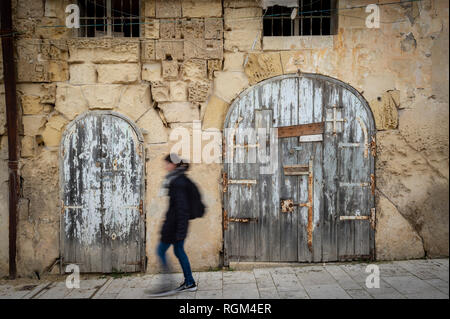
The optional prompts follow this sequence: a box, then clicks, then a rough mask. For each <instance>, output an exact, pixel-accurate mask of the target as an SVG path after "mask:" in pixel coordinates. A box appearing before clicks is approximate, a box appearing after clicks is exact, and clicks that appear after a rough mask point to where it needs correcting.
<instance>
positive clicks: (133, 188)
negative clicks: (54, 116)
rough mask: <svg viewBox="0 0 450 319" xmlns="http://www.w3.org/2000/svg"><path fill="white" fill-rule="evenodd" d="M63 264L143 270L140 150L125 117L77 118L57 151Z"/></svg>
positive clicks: (106, 113) (138, 139)
mask: <svg viewBox="0 0 450 319" xmlns="http://www.w3.org/2000/svg"><path fill="white" fill-rule="evenodd" d="M60 159H61V165H60V167H61V169H60V187H61V200H62V203H61V204H62V208H61V209H62V212H61V213H62V216H61V240H60V243H61V256H62V259H63V262H62V265H65V264H78V265H79V267H80V271H81V272H104V273H111V272H135V271H143V270H144V269H145V263H144V262H145V216H144V207H143V199H144V189H145V185H144V180H145V179H144V178H145V172H144V164H145V155H144V146H143V138H142V135H141V133H140V131H139V129H138V128H137V127H136V126H135V125H134V124H133V123H132V122H131V121H130V120H129V119H127V118H126V117H125V116H123V115H120V114H118V113H115V112H110V111H91V112H87V113H84V114H82V115H80V116H78V117H77V118H76V119H75V120H74V121H73V122H71V123H70V124H69V125H68V127H67V129H66V130H65V132H64V134H63V138H62V141H61V146H60Z"/></svg>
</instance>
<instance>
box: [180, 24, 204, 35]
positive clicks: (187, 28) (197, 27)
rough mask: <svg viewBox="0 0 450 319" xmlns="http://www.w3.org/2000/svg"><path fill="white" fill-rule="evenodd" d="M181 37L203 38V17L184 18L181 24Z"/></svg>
mask: <svg viewBox="0 0 450 319" xmlns="http://www.w3.org/2000/svg"><path fill="white" fill-rule="evenodd" d="M181 34H182V38H183V39H197V38H198V39H203V38H204V37H205V22H204V21H203V19H186V20H183V22H182V25H181Z"/></svg>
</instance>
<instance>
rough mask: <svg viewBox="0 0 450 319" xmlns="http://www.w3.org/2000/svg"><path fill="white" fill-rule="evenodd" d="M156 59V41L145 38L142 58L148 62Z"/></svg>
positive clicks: (142, 46)
mask: <svg viewBox="0 0 450 319" xmlns="http://www.w3.org/2000/svg"><path fill="white" fill-rule="evenodd" d="M154 59H155V41H154V40H143V41H142V42H141V60H142V61H143V62H148V61H151V60H154Z"/></svg>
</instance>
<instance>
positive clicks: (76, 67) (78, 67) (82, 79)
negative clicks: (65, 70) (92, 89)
mask: <svg viewBox="0 0 450 319" xmlns="http://www.w3.org/2000/svg"><path fill="white" fill-rule="evenodd" d="M69 72H70V83H71V84H93V83H96V82H97V70H96V68H95V65H94V64H91V63H82V64H71V65H70V66H69Z"/></svg>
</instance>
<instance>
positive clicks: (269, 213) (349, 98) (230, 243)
mask: <svg viewBox="0 0 450 319" xmlns="http://www.w3.org/2000/svg"><path fill="white" fill-rule="evenodd" d="M269 127H273V128H277V129H276V130H277V132H278V137H277V138H276V145H277V146H278V153H277V156H276V158H277V160H276V161H277V163H276V164H277V167H278V169H277V170H276V171H275V172H274V173H273V174H260V168H261V166H262V165H263V164H261V163H258V162H256V163H248V162H247V161H246V160H244V161H243V160H242V159H243V158H246V157H247V156H249V154H250V152H251V151H252V150H254V149H259V148H261V146H262V145H261V143H255V142H254V141H250V140H245V139H246V136H248V134H246V133H245V132H244V130H245V129H246V128H255V129H258V128H269ZM227 129H229V130H233V129H234V130H235V132H234V133H233V134H230V135H226V136H227V137H226V139H225V141H226V146H225V150H226V152H229V151H230V150H234V151H233V152H232V155H231V157H232V161H231V162H230V163H226V162H225V164H224V248H225V264H227V262H229V261H273V262H275V261H300V262H318V261H336V260H353V259H363V258H373V257H374V216H375V209H374V207H375V204H374V187H375V184H374V183H375V177H374V161H375V159H374V156H375V150H374V148H375V132H376V129H375V123H374V120H373V115H372V112H371V110H370V108H369V106H368V105H367V103H366V101H365V100H364V98H363V97H362V96H361V95H360V94H359V93H358V92H357V91H356V90H355V89H353V88H352V87H350V86H348V85H347V84H345V83H343V82H341V81H338V80H336V79H332V78H329V77H326V76H322V75H317V74H301V75H294V74H293V75H284V76H279V77H275V78H271V79H268V80H265V81H263V82H260V83H258V84H257V85H255V86H253V87H251V88H249V89H247V90H246V91H244V92H243V93H241V94H240V95H239V97H238V98H236V100H235V101H234V102H233V103H232V105H231V106H230V109H229V111H228V114H227V117H226V120H225V124H224V130H225V131H226V130H227ZM241 130H243V131H241ZM230 146H231V147H230ZM240 152H241V153H240ZM227 155H228V156H229V154H227ZM227 155H225V154H224V158H226V156H227ZM239 162H241V163H239ZM265 165H267V164H265Z"/></svg>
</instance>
